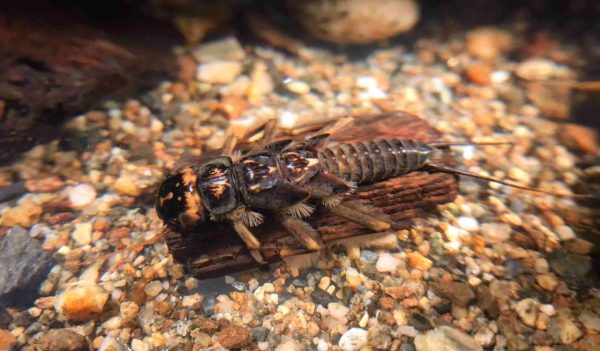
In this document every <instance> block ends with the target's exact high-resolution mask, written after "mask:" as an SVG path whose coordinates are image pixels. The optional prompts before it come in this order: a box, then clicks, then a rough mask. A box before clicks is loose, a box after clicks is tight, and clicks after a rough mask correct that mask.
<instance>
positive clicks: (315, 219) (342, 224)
mask: <svg viewBox="0 0 600 351" xmlns="http://www.w3.org/2000/svg"><path fill="white" fill-rule="evenodd" d="M393 117H394V118H396V120H395V122H398V123H397V125H398V126H405V127H410V128H402V129H399V130H394V131H393V134H394V136H395V137H396V138H402V137H403V135H404V138H405V139H416V140H421V141H434V140H438V141H439V140H441V136H440V135H439V133H438V132H437V131H436V130H435V129H433V128H432V127H430V126H429V125H427V124H426V123H425V122H424V121H423V120H421V119H418V118H417V117H415V116H412V115H409V114H405V113H396V114H395V115H394V116H393ZM378 127H385V126H376V125H371V126H370V128H369V130H367V129H365V132H373V130H377V128H378ZM342 139H343V138H342ZM443 153H444V154H443V157H442V161H441V163H443V164H445V165H449V166H453V165H454V160H453V158H452V155H451V154H450V151H449V150H444V151H443ZM457 179H458V178H457V177H456V176H455V175H452V174H447V173H429V172H424V171H418V172H412V173H409V174H406V175H404V176H401V177H396V178H392V179H389V180H386V181H383V182H379V183H375V184H371V185H368V186H361V187H359V188H358V189H357V192H356V194H355V195H354V196H353V197H352V198H351V200H356V201H359V202H361V203H363V204H366V205H370V206H373V207H376V208H378V209H380V210H381V211H382V212H384V213H386V214H387V215H389V216H390V217H391V218H392V219H393V221H394V224H393V227H392V229H393V230H394V231H395V230H400V229H406V228H409V226H410V225H411V220H412V219H413V218H415V217H416V216H418V215H419V214H420V213H421V212H422V211H423V210H424V209H428V208H432V207H434V206H436V205H439V204H443V203H447V202H450V201H453V200H454V198H455V197H456V195H457V193H458V181H457ZM265 216H266V220H265V222H264V223H263V224H262V225H260V226H259V227H256V228H252V232H253V233H254V234H255V235H256V236H257V238H258V239H259V240H260V241H261V243H262V246H261V249H260V250H259V251H260V252H261V254H262V256H263V257H264V259H265V261H267V262H269V263H274V262H278V261H281V260H282V258H283V257H286V256H290V255H301V254H306V253H308V252H309V251H308V250H307V249H305V248H304V247H303V246H302V245H300V243H298V241H297V240H296V239H295V238H294V237H293V236H292V235H291V234H290V233H288V232H287V231H286V230H285V229H284V228H283V227H282V226H281V225H280V224H278V223H277V221H276V220H269V214H265ZM306 220H307V222H309V223H310V224H311V225H312V226H313V227H314V228H315V229H316V230H317V231H318V232H319V234H320V235H321V238H322V239H323V241H324V242H325V244H326V245H327V244H328V243H329V244H331V243H332V242H333V241H337V240H340V239H346V238H353V237H360V236H364V235H367V234H373V232H372V231H370V230H368V229H365V228H362V227H360V226H359V225H357V224H355V223H353V222H350V221H347V220H345V219H342V218H340V217H337V216H335V215H333V214H331V213H330V212H328V211H327V210H326V209H324V208H322V207H317V209H316V211H315V212H314V213H313V215H311V216H310V217H309V218H308V219H306ZM166 240H167V244H168V246H169V249H170V250H171V252H172V254H173V256H174V257H175V259H176V260H178V261H179V262H181V263H182V264H184V265H185V266H186V267H187V269H188V270H189V271H190V272H191V273H192V274H193V275H195V276H197V277H200V278H206V277H212V276H218V275H222V274H227V273H231V272H236V271H241V270H245V269H249V268H253V267H256V266H258V264H257V263H256V262H255V260H254V259H253V258H252V257H251V256H250V253H249V251H248V249H247V248H246V247H245V246H244V244H243V242H242V241H241V239H239V237H238V236H237V235H236V233H235V232H234V231H233V229H232V228H231V226H230V225H229V224H228V223H224V222H219V223H216V222H209V223H206V225H205V226H204V227H203V232H198V233H190V234H183V235H182V234H179V233H175V232H169V233H168V234H167V237H166Z"/></svg>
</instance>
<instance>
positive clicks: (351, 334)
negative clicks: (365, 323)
mask: <svg viewBox="0 0 600 351" xmlns="http://www.w3.org/2000/svg"><path fill="white" fill-rule="evenodd" d="M367 334H368V332H367V331H366V330H364V329H361V328H351V329H350V330H348V331H347V332H345V333H344V335H342V337H341V338H340V342H339V344H338V345H339V346H340V347H341V348H342V350H344V351H357V350H360V349H361V348H362V347H363V346H365V345H367Z"/></svg>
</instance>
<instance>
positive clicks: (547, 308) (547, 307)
mask: <svg viewBox="0 0 600 351" xmlns="http://www.w3.org/2000/svg"><path fill="white" fill-rule="evenodd" d="M539 309H540V311H541V312H542V313H543V314H545V315H547V316H550V317H552V316H554V315H556V309H555V308H554V306H553V305H552V304H549V303H548V304H544V305H540V306H539Z"/></svg>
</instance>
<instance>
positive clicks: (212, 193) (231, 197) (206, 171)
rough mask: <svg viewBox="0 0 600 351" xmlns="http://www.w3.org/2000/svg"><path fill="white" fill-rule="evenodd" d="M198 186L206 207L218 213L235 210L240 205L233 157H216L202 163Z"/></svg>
mask: <svg viewBox="0 0 600 351" xmlns="http://www.w3.org/2000/svg"><path fill="white" fill-rule="evenodd" d="M198 188H199V189H200V195H201V196H202V200H203V203H204V206H205V207H206V209H207V210H208V211H209V212H210V213H212V214H216V215H220V214H225V213H229V212H231V211H233V210H234V209H236V208H237V207H238V205H239V202H240V201H239V199H240V194H239V190H238V184H237V177H236V174H235V168H234V166H233V162H232V161H231V158H229V157H226V156H221V157H216V158H213V159H212V160H210V161H208V162H206V163H205V164H203V165H202V167H201V169H200V176H199V177H198Z"/></svg>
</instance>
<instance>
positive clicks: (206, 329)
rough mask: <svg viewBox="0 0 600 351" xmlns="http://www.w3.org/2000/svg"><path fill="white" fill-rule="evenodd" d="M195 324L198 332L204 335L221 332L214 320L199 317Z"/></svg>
mask: <svg viewBox="0 0 600 351" xmlns="http://www.w3.org/2000/svg"><path fill="white" fill-rule="evenodd" d="M193 323H194V326H196V327H197V328H198V330H200V331H201V332H203V333H207V334H212V333H214V332H216V331H217V330H219V324H218V323H217V322H216V321H214V320H212V319H208V318H204V317H198V318H196V319H194V322H193Z"/></svg>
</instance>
